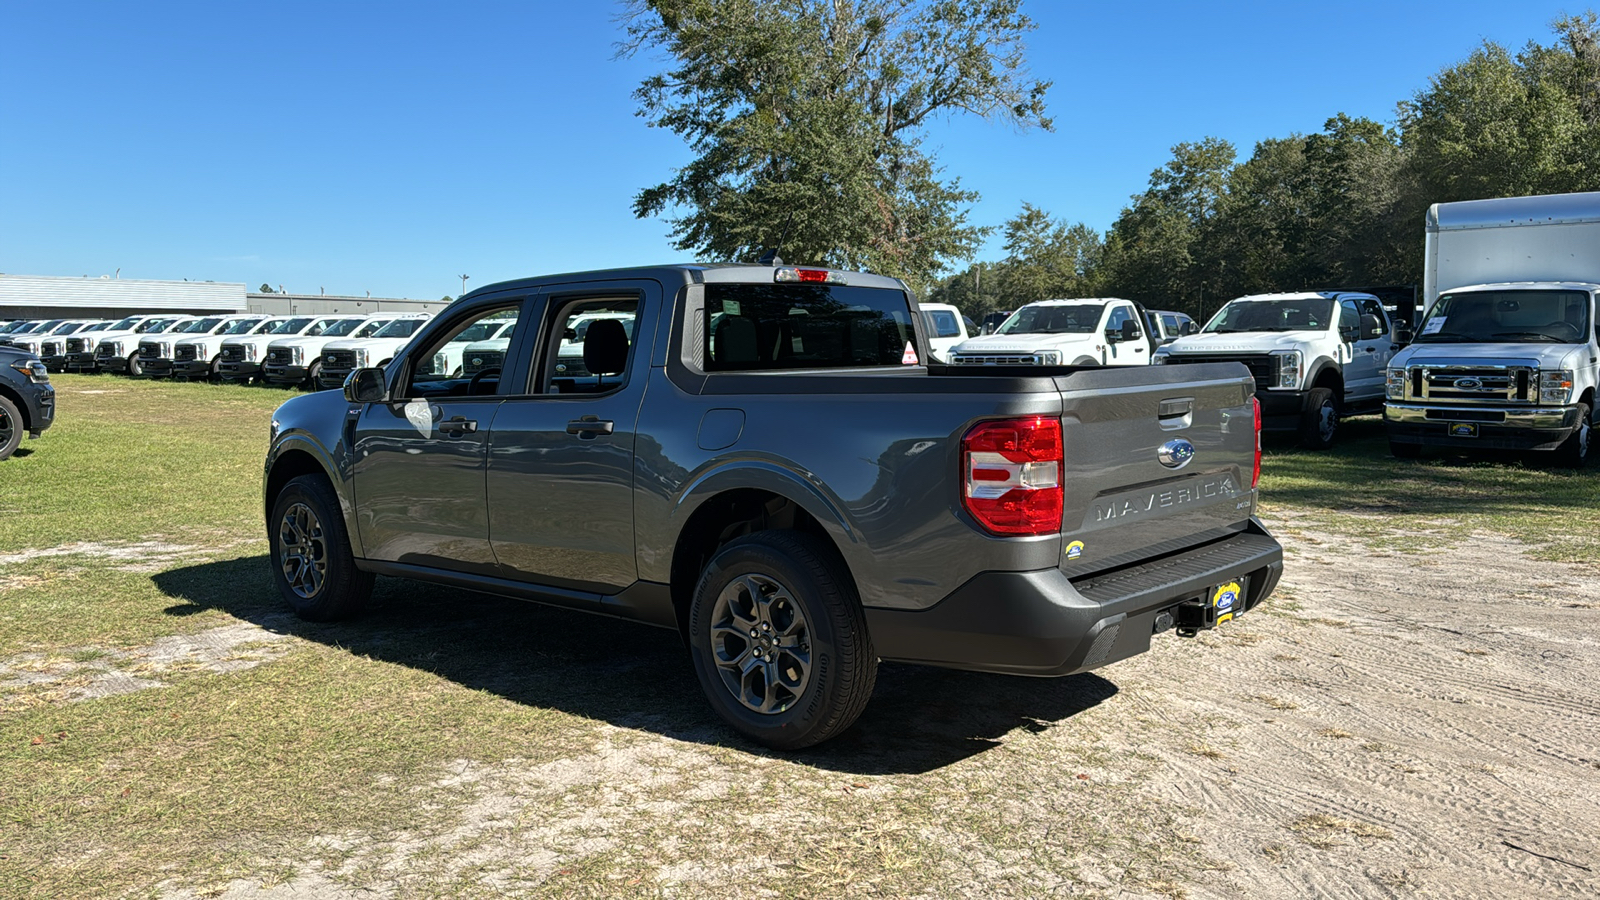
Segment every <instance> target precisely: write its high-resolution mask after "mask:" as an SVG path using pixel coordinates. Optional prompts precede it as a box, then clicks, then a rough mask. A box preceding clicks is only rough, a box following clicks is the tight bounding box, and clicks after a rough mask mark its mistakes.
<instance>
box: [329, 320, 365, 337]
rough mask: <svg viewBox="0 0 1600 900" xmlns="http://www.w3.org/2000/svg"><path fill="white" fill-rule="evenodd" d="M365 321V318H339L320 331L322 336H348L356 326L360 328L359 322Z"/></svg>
mask: <svg viewBox="0 0 1600 900" xmlns="http://www.w3.org/2000/svg"><path fill="white" fill-rule="evenodd" d="M365 321H366V319H340V320H339V321H337V322H335V323H333V324H332V325H329V326H328V329H327V330H326V331H324V332H322V336H323V337H349V336H350V333H351V332H353V331H355V330H356V329H357V328H360V327H361V323H362V322H365Z"/></svg>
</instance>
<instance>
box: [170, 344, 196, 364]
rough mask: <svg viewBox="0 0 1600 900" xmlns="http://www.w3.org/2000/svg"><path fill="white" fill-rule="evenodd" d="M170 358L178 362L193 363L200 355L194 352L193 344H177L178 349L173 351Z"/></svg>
mask: <svg viewBox="0 0 1600 900" xmlns="http://www.w3.org/2000/svg"><path fill="white" fill-rule="evenodd" d="M172 358H173V359H174V360H176V361H178V362H194V361H195V360H196V359H199V358H200V354H198V353H196V352H195V346H194V345H193V344H179V345H178V349H177V350H175V351H173V354H172Z"/></svg>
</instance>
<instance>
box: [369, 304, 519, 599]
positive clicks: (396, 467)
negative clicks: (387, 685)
mask: <svg viewBox="0 0 1600 900" xmlns="http://www.w3.org/2000/svg"><path fill="white" fill-rule="evenodd" d="M524 302H525V300H524V298H521V297H510V298H503V299H500V300H498V301H490V302H480V303H476V304H473V305H472V306H471V307H469V308H466V309H463V310H460V311H456V312H455V313H454V314H453V315H451V317H450V319H449V320H448V321H443V322H441V323H439V325H437V326H435V327H434V328H433V329H432V330H430V331H429V332H428V334H427V336H426V337H425V338H424V339H423V344H416V343H415V342H414V345H413V346H412V347H410V348H408V350H407V352H406V353H405V354H404V355H403V356H402V357H401V358H399V359H397V360H396V361H395V362H394V364H393V365H392V366H391V374H392V376H393V377H394V384H393V386H392V388H391V397H392V399H391V400H390V401H388V402H385V403H370V404H367V406H366V407H365V408H364V409H362V410H361V411H360V413H359V414H358V417H357V419H356V421H355V425H354V430H355V434H354V440H353V441H352V446H353V448H354V456H355V460H354V466H353V471H354V482H355V494H356V509H357V516H356V523H357V527H358V528H360V531H361V543H362V545H363V547H364V548H365V553H366V556H367V558H369V559H375V560H383V561H386V562H397V563H408V564H412V565H420V566H431V567H438V568H445V569H451V570H455V571H462V572H475V573H480V574H493V573H494V571H495V562H494V552H493V551H492V550H491V549H490V547H489V514H488V508H487V505H486V503H485V498H484V487H485V484H484V478H485V471H486V468H487V452H488V437H489V431H490V427H491V425H492V424H493V422H494V417H495V413H496V411H497V410H498V409H499V408H500V407H501V405H502V404H503V403H504V401H505V396H504V394H503V393H502V392H501V390H500V382H501V379H500V377H499V375H500V372H499V371H494V372H484V373H481V374H480V375H479V376H478V377H474V378H470V379H469V378H454V379H451V378H448V377H440V376H438V375H436V374H435V373H434V371H433V369H434V367H433V366H432V365H431V362H432V360H433V358H434V355H435V354H436V353H438V352H439V351H440V350H441V348H443V347H444V346H445V345H446V344H447V343H448V342H449V341H450V340H451V339H452V338H454V337H455V336H456V335H457V334H458V333H461V332H463V331H465V330H467V329H470V328H472V327H473V326H475V325H478V326H480V327H481V325H482V324H483V323H496V322H499V321H501V320H504V319H512V320H515V318H516V317H517V316H518V315H519V314H521V312H522V310H523V304H524ZM419 363H420V364H419ZM395 367H398V371H396V369H395ZM448 374H450V373H445V375H448Z"/></svg>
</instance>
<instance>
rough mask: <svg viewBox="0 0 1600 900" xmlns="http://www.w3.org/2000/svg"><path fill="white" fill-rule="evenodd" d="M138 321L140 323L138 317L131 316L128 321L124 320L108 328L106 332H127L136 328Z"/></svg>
mask: <svg viewBox="0 0 1600 900" xmlns="http://www.w3.org/2000/svg"><path fill="white" fill-rule="evenodd" d="M138 321H139V317H138V316H129V317H127V318H126V319H123V320H122V321H121V322H117V323H116V324H114V325H108V326H106V330H107V331H127V330H128V329H130V328H132V327H133V326H134V324H135V323H136V322H138Z"/></svg>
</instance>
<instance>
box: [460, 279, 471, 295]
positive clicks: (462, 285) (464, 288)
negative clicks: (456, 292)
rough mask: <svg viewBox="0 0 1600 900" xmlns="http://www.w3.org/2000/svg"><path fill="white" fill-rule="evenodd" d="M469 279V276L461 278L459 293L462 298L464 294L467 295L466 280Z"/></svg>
mask: <svg viewBox="0 0 1600 900" xmlns="http://www.w3.org/2000/svg"><path fill="white" fill-rule="evenodd" d="M471 277H472V276H470V275H463V276H461V293H462V295H463V296H465V295H466V293H467V279H468V278H471Z"/></svg>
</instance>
